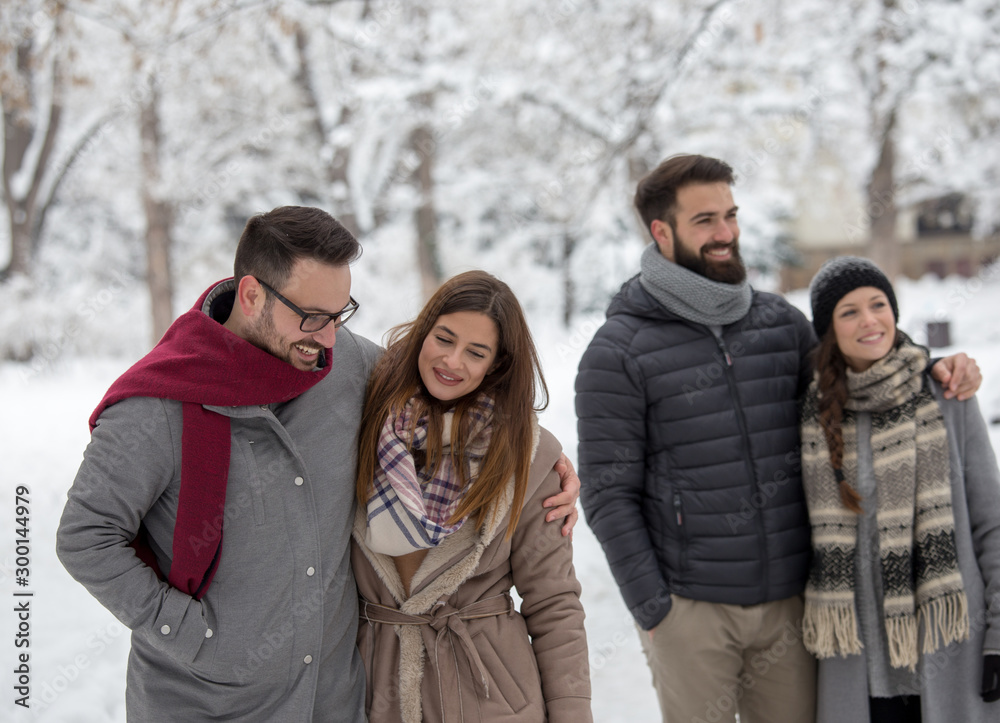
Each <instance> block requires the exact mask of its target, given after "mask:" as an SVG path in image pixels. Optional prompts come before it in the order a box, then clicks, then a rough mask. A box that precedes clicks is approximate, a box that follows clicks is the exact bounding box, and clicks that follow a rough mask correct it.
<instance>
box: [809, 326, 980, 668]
mask: <svg viewBox="0 0 1000 723" xmlns="http://www.w3.org/2000/svg"><path fill="white" fill-rule="evenodd" d="M926 365H927V352H926V350H924V349H923V348H921V347H918V346H916V345H914V344H913V343H912V342H910V341H909V340H908V339H905V338H904V341H903V343H902V344H901V345H900V346H899V347H897V348H895V349H893V350H892V351H891V352H890V353H889V354H888V355H886V356H885V357H884V358H882V359H880V360H879V361H878V362H876V363H875V364H873V365H872V366H871V367H869V368H868V369H867V370H865V371H864V372H861V373H860V374H856V373H854V372H852V371H850V370H848V372H847V384H848V393H849V399H848V401H847V404H846V407H847V411H845V414H844V419H843V422H842V427H843V437H844V464H843V472H844V476H845V477H846V479H847V481H848V482H850V483H852V484H853V483H854V482H855V480H857V463H858V454H857V449H858V445H857V427H856V422H855V414H854V413H855V412H860V411H865V412H870V413H871V419H872V432H871V446H872V455H873V463H874V473H875V480H876V489H877V491H878V512H877V520H878V544H879V555H880V561H881V570H882V583H883V589H884V598H885V599H884V605H883V617H884V620H885V627H886V632H887V633H888V639H889V662H890V664H891V665H892V666H893V667H895V668H903V667H906V668H909V669H910V670H915V669H916V665H917V660H918V658H919V653H918V649H917V631H918V629H919V627H920V626H921V625H923V628H924V639H923V646H922V652H923V653H932V652H934V651H935V650H937V649H938V648H939V647H943V646H945V645H948V644H950V643H952V642H954V641H958V640H965V639H967V638H968V637H969V616H968V609H967V603H966V598H965V592H964V590H963V588H962V576H961V573H960V572H959V570H958V558H957V554H956V551H955V521H954V518H953V516H952V510H951V482H950V478H949V459H948V442H947V432H946V430H945V426H944V419H943V417H942V416H941V410H940V408H939V407H938V404H937V401H936V400H935V399H934V397H933V396H932V395H931V392H930V389H929V388H928V387H927V384H926V383H925V377H924V369H925V367H926ZM817 400H818V391H817V384H816V382H815V381H813V383H812V385H811V386H810V387H809V391H808V392H807V393H806V399H805V407H804V409H803V412H802V480H803V485H804V486H805V492H806V501H807V503H808V506H809V519H810V522H811V524H812V535H813V561H812V566H811V569H810V571H809V582H808V583H807V585H806V604H805V617H804V619H803V621H802V627H803V635H804V642H805V646H806V648H807V649H808V650H809V651H810V652H812V653H813V654H814V655H816V656H817V657H819V658H829V657H833V656H834V655H841V656H846V655H852V654H858V653H860V652H861V647H862V646H861V640H860V638H859V637H858V623H857V616H856V611H855V604H854V588H855V565H854V556H855V545H856V543H857V515H856V514H855V513H853V512H851V511H850V510H849V509H847V508H846V507H844V505H843V503H842V502H841V500H840V490H839V485H838V483H837V480H836V478H835V476H834V470H833V467H832V465H831V464H830V454H829V450H828V448H827V444H826V438H825V436H824V434H823V430H822V428H821V426H820V422H819V415H818V407H817Z"/></svg>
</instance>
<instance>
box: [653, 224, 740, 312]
mask: <svg viewBox="0 0 1000 723" xmlns="http://www.w3.org/2000/svg"><path fill="white" fill-rule="evenodd" d="M641 269H642V273H641V274H640V275H639V283H641V284H642V288H644V289H645V290H646V291H648V292H649V294H650V296H652V297H653V298H654V299H656V300H657V301H658V302H660V303H661V304H662V305H663V306H664V307H665V308H666V309H667V311H670V312H673V313H674V314H677V316H680V317H682V318H684V319H687V320H688V321H693V322H695V323H696V324H705V325H706V326H713V325H718V326H724V325H725V324H732V323H733V322H735V321H739V320H740V319H742V318H743V317H744V316H746V315H747V313H748V312H749V311H750V302H751V297H752V293H753V292H752V291H751V289H750V284H749V282H747V281H746V279H744V280H743V282H742V283H739V284H724V283H722V282H721V281H712V280H711V279H707V278H705V277H704V276H702V275H701V274H698V273H695V272H694V271H691V270H690V269H686V268H684V267H683V266H680V265H678V264H675V263H674V262H673V261H668V260H667V259H665V258H664V257H663V255H662V254H661V253H660V250H659V249H658V248H657V246H656V244H655V243H652V244H650V245H649V246H647V247H646V250H645V251H643V252H642V262H641Z"/></svg>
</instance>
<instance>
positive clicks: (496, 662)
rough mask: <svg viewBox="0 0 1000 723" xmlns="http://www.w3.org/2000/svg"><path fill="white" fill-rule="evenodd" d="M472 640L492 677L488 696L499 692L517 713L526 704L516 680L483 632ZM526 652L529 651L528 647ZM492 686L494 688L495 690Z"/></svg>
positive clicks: (493, 696) (491, 696)
mask: <svg viewBox="0 0 1000 723" xmlns="http://www.w3.org/2000/svg"><path fill="white" fill-rule="evenodd" d="M472 641H473V642H474V643H475V645H476V652H478V653H479V658H480V659H481V660H482V661H483V665H484V666H485V667H486V672H487V673H488V674H489V676H490V678H492V683H493V684H494V685H493V686H491V689H490V698H491V699H493V698H495V696H496V695H497V694H499V695H500V697H501V698H503V700H504V701H505V702H506V703H507V705H508V706H509V707H510V709H511V711H512V712H513V713H517V712H518V711H520V710H521V709H522V708H524V706H525V705H527V704H528V701H527V699H526V698H525V697H524V693H523V692H522V691H521V688H520V686H518V684H517V681H516V680H514V678H513V676H512V675H511V674H510V673H509V672H508V671H507V666H505V665H504V663H503V661H502V660H500V656H499V655H497V652H496V650H495V649H494V648H493V644H492V643H490V641H489V638H487V637H486V635H485V634H483V633H477V634H476V635H474V636H473V638H472ZM526 644H527V643H526ZM528 652H529V653H530V652H531V650H530V648H529V650H528ZM539 685H540V683H539ZM494 688H495V689H496V690H495V691H494Z"/></svg>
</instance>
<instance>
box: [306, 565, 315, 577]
mask: <svg viewBox="0 0 1000 723" xmlns="http://www.w3.org/2000/svg"><path fill="white" fill-rule="evenodd" d="M315 574H316V568H315V567H307V568H306V575H308V576H309V577H312V576H313V575H315Z"/></svg>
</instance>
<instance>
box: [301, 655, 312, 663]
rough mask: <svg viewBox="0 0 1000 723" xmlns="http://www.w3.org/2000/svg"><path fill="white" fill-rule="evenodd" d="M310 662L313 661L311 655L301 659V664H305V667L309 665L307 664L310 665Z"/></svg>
mask: <svg viewBox="0 0 1000 723" xmlns="http://www.w3.org/2000/svg"><path fill="white" fill-rule="evenodd" d="M312 661H313V656H311V655H307V656H306V657H304V658H302V662H303V663H305V664H306V665H309V663H311V662H312Z"/></svg>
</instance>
